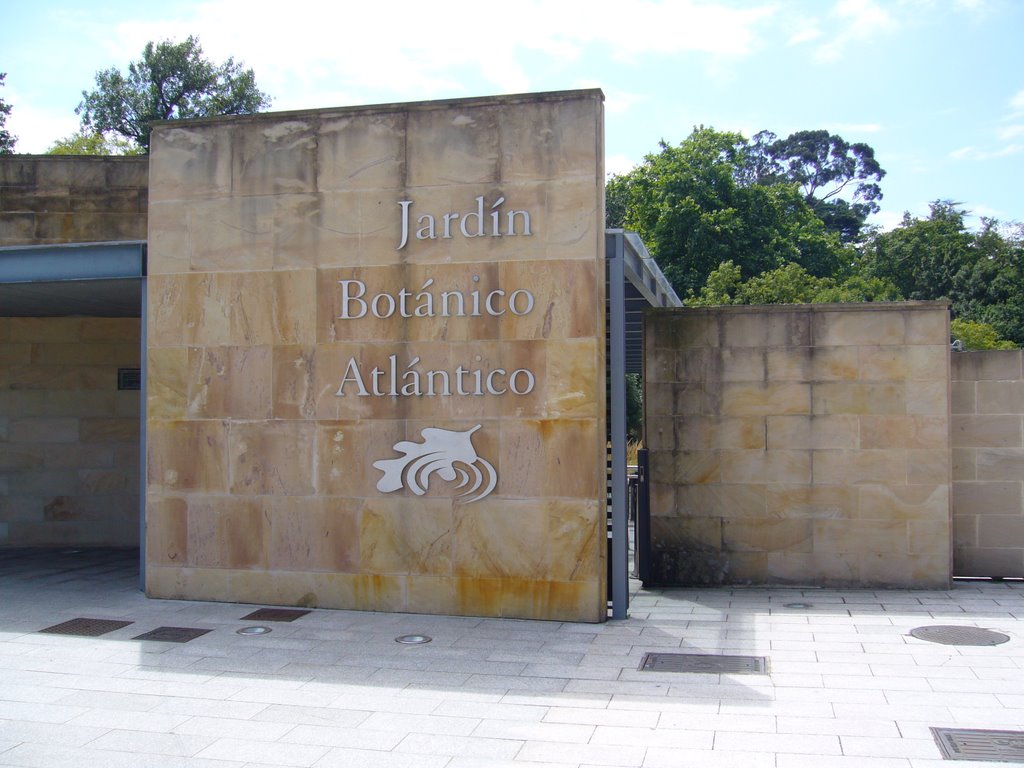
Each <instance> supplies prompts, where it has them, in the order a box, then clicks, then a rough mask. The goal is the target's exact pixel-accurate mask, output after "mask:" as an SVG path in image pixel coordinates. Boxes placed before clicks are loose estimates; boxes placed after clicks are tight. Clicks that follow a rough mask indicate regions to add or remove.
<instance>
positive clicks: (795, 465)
mask: <svg viewBox="0 0 1024 768" xmlns="http://www.w3.org/2000/svg"><path fill="white" fill-rule="evenodd" d="M811 455H812V452H811V451H786V450H769V451H733V450H728V451H721V452H719V453H718V455H717V456H715V457H714V458H715V459H716V464H717V465H718V466H719V467H720V469H719V471H720V473H721V481H722V482H723V483H727V484H732V483H740V484H742V483H757V484H767V483H782V484H793V483H809V482H810V481H811ZM702 482H708V481H707V480H704V481H702Z"/></svg>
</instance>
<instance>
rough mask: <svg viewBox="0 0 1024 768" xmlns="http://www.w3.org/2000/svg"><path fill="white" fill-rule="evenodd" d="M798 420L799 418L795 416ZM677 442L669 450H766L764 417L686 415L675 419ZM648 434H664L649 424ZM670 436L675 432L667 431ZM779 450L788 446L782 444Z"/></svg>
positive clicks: (657, 426) (668, 444) (668, 445)
mask: <svg viewBox="0 0 1024 768" xmlns="http://www.w3.org/2000/svg"><path fill="white" fill-rule="evenodd" d="M794 418H798V417H794ZM673 422H674V423H673V431H674V440H672V441H669V442H667V445H666V447H667V448H668V449H669V450H672V449H673V448H677V449H678V450H682V451H698V450H713V449H722V448H732V449H745V450H763V449H764V448H765V420H764V418H763V417H761V416H743V417H736V418H728V417H723V418H714V417H711V416H683V417H680V418H677V419H674V420H673ZM647 429H648V433H649V434H650V433H652V432H653V433H655V434H662V425H661V424H658V425H656V426H653V427H652V426H651V425H648V427H647ZM665 432H667V434H668V435H671V434H672V433H673V432H672V431H669V430H665ZM779 447H783V448H785V447H789V446H785V445H780V446H779Z"/></svg>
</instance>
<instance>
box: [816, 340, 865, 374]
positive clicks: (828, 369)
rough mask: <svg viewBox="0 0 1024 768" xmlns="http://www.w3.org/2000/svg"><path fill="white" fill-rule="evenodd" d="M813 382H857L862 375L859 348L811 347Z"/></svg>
mask: <svg viewBox="0 0 1024 768" xmlns="http://www.w3.org/2000/svg"><path fill="white" fill-rule="evenodd" d="M810 356H811V379H812V380H813V381H856V380H857V378H858V377H859V375H860V349H859V348H858V347H852V346H847V347H818V346H815V347H811V348H810Z"/></svg>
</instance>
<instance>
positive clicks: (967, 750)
mask: <svg viewBox="0 0 1024 768" xmlns="http://www.w3.org/2000/svg"><path fill="white" fill-rule="evenodd" d="M931 731H932V736H934V737H935V743H936V744H938V745H939V749H940V750H942V757H943V759H944V760H986V761H991V762H996V763H1024V731H985V730H977V729H972V728H932V729H931Z"/></svg>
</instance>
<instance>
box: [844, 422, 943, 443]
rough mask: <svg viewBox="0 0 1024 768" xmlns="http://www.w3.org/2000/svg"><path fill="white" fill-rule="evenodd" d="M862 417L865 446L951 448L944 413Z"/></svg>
mask: <svg viewBox="0 0 1024 768" xmlns="http://www.w3.org/2000/svg"><path fill="white" fill-rule="evenodd" d="M859 419H860V447H861V448H866V449H872V448H915V449H919V448H935V449H945V448H948V447H949V420H948V419H946V418H943V417H941V416H900V415H897V414H890V415H885V416H873V415H869V414H864V415H861V416H860V417H859Z"/></svg>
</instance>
